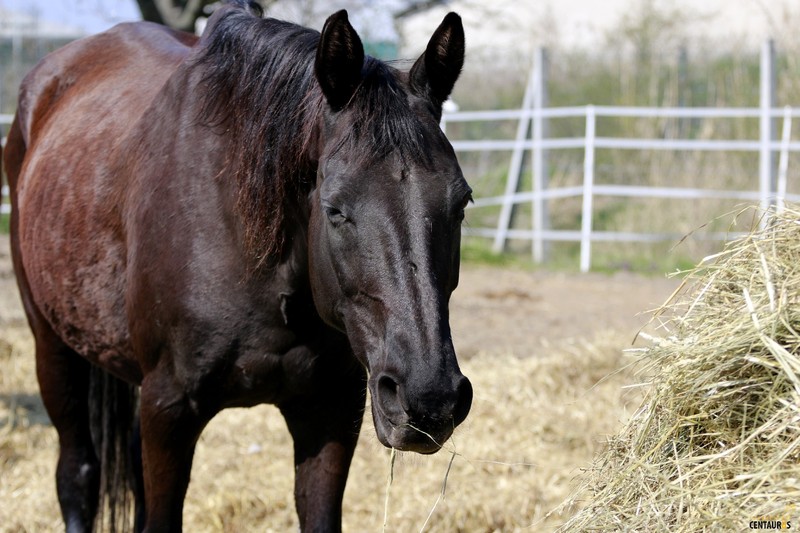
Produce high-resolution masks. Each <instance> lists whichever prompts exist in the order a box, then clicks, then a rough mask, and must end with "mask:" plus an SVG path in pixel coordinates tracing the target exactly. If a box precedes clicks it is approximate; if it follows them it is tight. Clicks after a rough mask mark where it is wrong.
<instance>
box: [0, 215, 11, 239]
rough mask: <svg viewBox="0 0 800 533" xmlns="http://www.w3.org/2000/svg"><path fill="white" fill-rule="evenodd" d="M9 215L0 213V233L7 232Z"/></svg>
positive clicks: (5, 233) (4, 233)
mask: <svg viewBox="0 0 800 533" xmlns="http://www.w3.org/2000/svg"><path fill="white" fill-rule="evenodd" d="M9 217H10V215H7V214H5V213H3V214H2V215H0V234H2V235H7V234H8V224H9Z"/></svg>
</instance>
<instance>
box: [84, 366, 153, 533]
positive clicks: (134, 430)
mask: <svg viewBox="0 0 800 533" xmlns="http://www.w3.org/2000/svg"><path fill="white" fill-rule="evenodd" d="M138 396H139V395H138V388H137V387H136V386H134V385H130V384H129V383H127V382H125V381H122V380H121V379H119V378H117V377H115V376H113V375H111V374H109V373H108V372H106V371H105V370H103V369H101V368H100V367H97V366H95V365H92V370H91V375H90V378H89V416H90V423H91V430H92V440H93V443H94V448H95V452H96V453H97V457H98V459H99V460H100V495H99V496H100V497H99V502H98V513H97V519H96V520H97V521H96V526H97V529H98V530H100V531H110V532H111V533H115V532H117V531H121V532H126V531H131V530H132V529H133V527H134V524H133V517H134V512H135V511H138V510H139V509H143V504H144V502H142V501H138V500H139V499H140V498H141V496H142V493H143V491H141V490H137V487H140V485H137V483H139V480H141V456H140V457H138V458H137V457H135V453H136V451H138V453H141V451H140V450H138V446H133V447H132V446H131V443H132V442H134V443H135V441H137V440H138V437H139V435H138ZM132 452H133V453H132ZM138 514H139V513H138V512H137V524H136V526H139V524H138V521H139V516H138Z"/></svg>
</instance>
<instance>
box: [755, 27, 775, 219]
mask: <svg viewBox="0 0 800 533" xmlns="http://www.w3.org/2000/svg"><path fill="white" fill-rule="evenodd" d="M760 78H761V80H760V81H761V83H760V90H759V110H760V115H759V142H760V144H761V146H760V148H759V157H758V191H759V199H760V205H761V209H762V211H766V210H767V209H769V207H770V205H771V204H772V203H773V202H774V200H775V185H776V184H775V165H774V161H775V157H774V154H773V152H772V146H771V144H772V141H773V139H775V121H774V120H773V119H772V115H771V113H772V109H773V108H774V107H775V45H774V43H773V41H772V40H771V39H767V40H766V41H764V43H763V44H762V45H761V64H760ZM761 220H762V224H764V223H766V219H765V218H763V217H762V218H761Z"/></svg>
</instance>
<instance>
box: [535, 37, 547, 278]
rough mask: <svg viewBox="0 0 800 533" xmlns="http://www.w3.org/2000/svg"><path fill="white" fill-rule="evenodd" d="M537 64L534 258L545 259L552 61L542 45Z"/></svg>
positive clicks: (538, 49)
mask: <svg viewBox="0 0 800 533" xmlns="http://www.w3.org/2000/svg"><path fill="white" fill-rule="evenodd" d="M534 61H535V63H534V64H535V65H536V67H535V68H534V71H533V86H534V88H533V194H534V196H533V206H532V207H533V219H532V221H531V226H532V228H533V242H532V245H531V248H532V253H533V260H534V262H536V263H542V262H544V260H545V259H546V255H547V245H546V243H545V241H544V239H543V238H542V232H543V231H544V230H547V229H549V227H550V220H549V215H548V210H547V200H546V199H545V198H544V197H543V196H542V194H543V193H544V191H545V190H547V186H548V181H549V171H548V165H547V150H545V148H544V147H543V146H542V141H543V140H544V139H546V138H547V133H548V132H547V119H546V118H545V117H544V114H543V113H542V111H543V110H544V109H545V108H546V107H547V103H548V102H547V100H548V98H547V78H548V70H549V62H548V58H547V50H546V49H545V48H543V47H539V48H537V49H536V57H535V59H534Z"/></svg>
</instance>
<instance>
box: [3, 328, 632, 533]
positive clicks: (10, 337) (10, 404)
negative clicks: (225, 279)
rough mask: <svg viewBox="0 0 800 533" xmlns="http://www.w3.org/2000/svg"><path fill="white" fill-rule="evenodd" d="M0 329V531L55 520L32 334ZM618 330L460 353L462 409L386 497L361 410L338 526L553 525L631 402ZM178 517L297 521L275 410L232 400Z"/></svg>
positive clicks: (398, 472) (248, 523)
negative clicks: (466, 385) (471, 394)
mask: <svg viewBox="0 0 800 533" xmlns="http://www.w3.org/2000/svg"><path fill="white" fill-rule="evenodd" d="M0 339H2V340H0V368H2V374H0V479H2V483H0V501H2V502H3V505H0V531H4V532H5V531H9V532H10V531H14V532H20V531H37V532H38V531H59V530H62V528H63V526H62V525H61V523H60V518H59V512H58V505H57V503H56V498H55V487H54V485H55V484H54V482H53V472H54V469H55V461H56V450H57V438H56V435H55V431H54V430H53V429H52V427H51V426H50V425H49V423H48V422H47V418H46V415H44V413H43V410H42V406H41V403H40V402H39V400H38V396H37V388H36V383H35V378H34V368H33V357H32V354H31V350H32V346H31V341H30V338H29V336H28V334H27V333H26V332H25V331H24V330H22V329H19V328H17V329H7V330H5V331H0ZM629 341H630V336H629V335H627V334H626V335H625V336H622V335H611V334H609V335H604V336H601V337H599V338H597V339H595V340H594V341H592V342H586V341H580V342H573V343H569V342H566V341H565V343H564V344H563V345H561V346H552V347H551V346H546V345H545V346H542V347H541V348H540V349H537V350H536V353H531V354H525V355H532V356H535V357H525V358H519V357H516V356H514V355H512V354H502V353H481V354H479V355H477V356H476V357H474V358H472V359H471V360H469V361H466V362H464V364H463V367H464V371H465V373H466V374H467V375H468V376H470V378H471V379H472V380H473V384H474V387H475V400H474V404H473V410H472V413H471V414H470V417H469V418H468V420H467V422H465V424H464V426H462V428H460V429H459V430H458V431H457V432H456V435H455V437H454V438H453V439H452V440H451V441H450V442H449V443H448V444H447V445H446V447H445V450H443V451H442V452H440V453H438V454H436V455H435V456H430V457H421V456H417V455H413V454H398V457H397V460H396V464H395V467H394V479H393V481H392V483H391V486H390V487H389V492H388V500H387V492H386V490H387V479H388V475H389V465H390V462H389V456H390V452H389V450H386V449H385V448H383V447H382V446H381V445H380V444H379V443H378V442H377V439H376V438H375V435H374V429H373V428H372V424H371V421H369V420H367V421H365V424H364V428H363V431H362V438H361V443H360V444H359V448H358V450H357V452H356V456H355V458H354V461H353V467H352V469H351V473H350V482H349V484H348V489H347V493H346V495H345V512H344V527H345V529H346V530H348V531H380V530H381V529H382V528H383V524H384V512H385V511H386V512H387V514H386V531H403V532H405V531H419V530H420V529H421V528H422V527H423V525H425V531H447V532H452V531H470V532H473V531H514V530H527V529H529V528H535V529H536V530H540V529H545V530H552V529H554V528H555V527H557V525H558V524H560V523H562V522H563V520H564V519H565V517H564V516H562V515H559V514H557V513H556V514H551V515H549V516H548V512H549V511H551V510H552V509H553V508H554V507H555V506H556V505H558V503H559V502H561V501H563V500H564V498H566V497H567V495H568V494H569V492H570V490H571V489H572V488H574V483H573V480H574V478H575V477H576V476H577V475H578V473H579V471H580V469H581V468H582V467H585V466H586V465H588V464H589V462H590V461H591V458H592V457H593V456H594V455H595V454H596V453H597V452H598V451H599V450H600V448H601V447H602V446H603V443H604V442H605V440H606V438H607V435H610V434H612V433H615V432H616V431H617V430H618V429H619V427H620V425H621V419H625V418H626V417H628V416H629V414H630V412H629V409H630V411H632V410H633V409H635V407H636V406H637V405H638V403H639V398H637V397H636V396H635V395H633V396H632V395H630V394H625V393H624V391H623V390H622V384H623V383H625V382H627V381H629V380H630V376H629V375H626V374H625V373H621V374H619V373H618V374H614V373H615V372H617V370H618V369H620V368H621V367H622V366H625V364H626V361H627V359H626V356H625V355H623V354H622V352H621V351H620V350H619V347H620V346H624V345H626V344H628V343H629ZM609 374H614V375H613V376H611V377H609V378H606V379H604V378H605V377H606V376H608V375H609ZM598 382H599V383H598ZM451 460H452V465H451V466H450V465H449V463H450V461H451ZM448 468H449V469H450V470H449V473H448V474H447V475H446V473H447V472H448ZM445 478H446V480H447V486H446V492H445V494H444V496H443V497H442V485H443V481H444V480H445ZM387 501H388V503H387ZM429 515H430V516H429ZM184 521H185V524H186V529H187V530H189V531H265V530H266V531H290V530H295V529H296V528H297V519H296V517H295V513H294V501H293V498H292V462H291V443H290V439H289V436H288V433H287V431H286V429H285V426H284V423H283V420H282V419H281V417H280V415H279V414H278V412H277V410H276V409H274V408H272V407H270V406H260V407H257V408H253V409H247V410H246V409H232V410H228V411H225V412H223V413H222V414H221V415H219V416H218V417H217V418H216V419H215V420H214V421H213V422H212V423H211V424H210V426H209V427H208V428H207V430H206V431H205V432H204V433H203V436H202V438H201V441H200V444H199V446H198V450H197V455H196V459H195V464H194V470H193V476H192V483H191V486H190V489H189V494H188V497H187V503H186V510H185V514H184ZM426 521H427V523H426Z"/></svg>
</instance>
